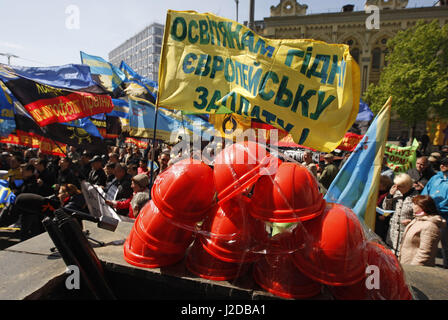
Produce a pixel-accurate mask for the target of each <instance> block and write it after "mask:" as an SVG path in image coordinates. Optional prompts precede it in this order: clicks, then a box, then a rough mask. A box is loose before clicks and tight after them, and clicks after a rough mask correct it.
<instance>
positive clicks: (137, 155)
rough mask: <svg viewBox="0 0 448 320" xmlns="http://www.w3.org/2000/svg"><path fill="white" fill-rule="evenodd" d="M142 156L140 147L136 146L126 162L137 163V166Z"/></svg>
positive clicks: (129, 163) (128, 163)
mask: <svg viewBox="0 0 448 320" xmlns="http://www.w3.org/2000/svg"><path fill="white" fill-rule="evenodd" d="M141 158H143V156H142V154H141V152H140V150H139V149H138V147H134V148H133V149H132V153H131V155H130V156H129V157H128V159H127V160H126V164H127V165H131V164H137V166H138V163H139V161H140V159H141Z"/></svg>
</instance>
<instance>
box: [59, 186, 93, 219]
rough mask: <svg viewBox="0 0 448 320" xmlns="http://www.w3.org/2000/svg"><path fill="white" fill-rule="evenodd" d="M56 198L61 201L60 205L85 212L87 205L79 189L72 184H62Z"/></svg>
mask: <svg viewBox="0 0 448 320" xmlns="http://www.w3.org/2000/svg"><path fill="white" fill-rule="evenodd" d="M58 198H59V200H60V202H61V206H62V207H65V208H69V209H72V210H76V211H81V212H85V211H86V208H87V205H86V202H85V199H84V196H83V195H82V192H81V190H79V189H78V188H77V187H76V186H75V185H73V184H64V185H62V186H61V187H60V188H59V193H58Z"/></svg>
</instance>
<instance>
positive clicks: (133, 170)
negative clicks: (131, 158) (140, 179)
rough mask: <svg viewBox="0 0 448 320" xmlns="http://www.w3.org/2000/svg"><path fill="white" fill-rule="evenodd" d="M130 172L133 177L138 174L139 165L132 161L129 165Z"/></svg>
mask: <svg viewBox="0 0 448 320" xmlns="http://www.w3.org/2000/svg"><path fill="white" fill-rule="evenodd" d="M128 174H129V175H130V176H131V177H134V176H136V175H137V174H138V165H136V164H134V163H131V164H129V165H128Z"/></svg>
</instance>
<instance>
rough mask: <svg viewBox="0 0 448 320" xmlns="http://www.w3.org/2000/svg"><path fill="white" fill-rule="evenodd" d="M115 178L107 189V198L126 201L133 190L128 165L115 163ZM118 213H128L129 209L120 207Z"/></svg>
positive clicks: (125, 214)
mask: <svg viewBox="0 0 448 320" xmlns="http://www.w3.org/2000/svg"><path fill="white" fill-rule="evenodd" d="M114 175H115V179H114V180H113V181H112V182H111V184H110V185H109V187H108V188H107V189H106V190H105V191H106V199H107V200H115V201H124V200H126V199H129V198H130V197H131V196H132V194H133V190H132V187H131V183H132V180H131V179H132V178H131V176H130V175H129V174H128V173H127V167H126V164H124V163H118V164H115V169H114ZM117 213H118V214H119V215H124V216H127V215H128V210H123V209H118V210H117Z"/></svg>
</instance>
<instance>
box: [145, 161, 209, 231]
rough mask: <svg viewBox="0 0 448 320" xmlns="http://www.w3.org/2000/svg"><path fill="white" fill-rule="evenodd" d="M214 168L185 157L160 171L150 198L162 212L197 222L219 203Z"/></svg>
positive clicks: (171, 217) (190, 222) (177, 219)
mask: <svg viewBox="0 0 448 320" xmlns="http://www.w3.org/2000/svg"><path fill="white" fill-rule="evenodd" d="M215 194H216V191H215V184H214V179H213V170H212V169H211V168H210V167H209V166H207V165H206V164H204V163H203V162H201V161H198V160H193V159H186V160H182V161H179V162H178V163H176V164H174V165H173V166H172V167H170V168H169V169H168V170H166V171H165V172H163V173H162V174H160V175H159V176H158V177H157V179H156V181H155V182H154V186H153V188H152V190H151V197H152V200H153V201H154V203H155V204H156V206H157V207H158V208H159V210H160V211H161V212H162V214H163V215H165V216H166V217H168V218H170V219H174V220H176V221H178V222H183V223H186V224H190V225H191V224H196V223H197V222H199V221H201V220H202V219H203V218H204V217H205V215H206V214H207V213H208V212H209V210H211V209H212V208H213V206H214V205H215V203H216V201H215V200H216V199H215Z"/></svg>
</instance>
